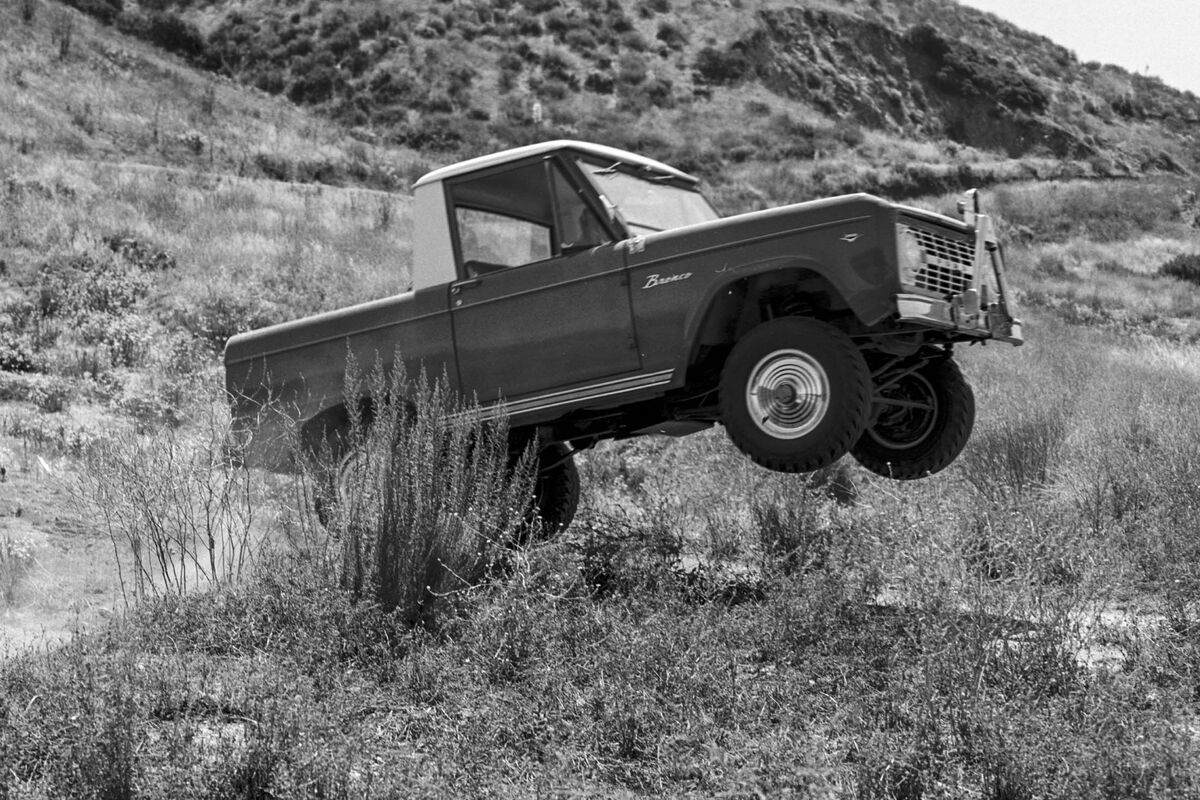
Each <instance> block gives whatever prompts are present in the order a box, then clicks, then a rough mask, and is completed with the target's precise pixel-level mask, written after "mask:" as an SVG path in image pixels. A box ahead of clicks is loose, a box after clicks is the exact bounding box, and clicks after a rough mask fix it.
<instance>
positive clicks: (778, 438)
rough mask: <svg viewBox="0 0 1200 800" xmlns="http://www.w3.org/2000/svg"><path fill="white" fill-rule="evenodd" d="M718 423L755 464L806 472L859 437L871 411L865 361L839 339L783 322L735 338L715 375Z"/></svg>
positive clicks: (814, 326) (828, 331)
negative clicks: (717, 376) (718, 380)
mask: <svg viewBox="0 0 1200 800" xmlns="http://www.w3.org/2000/svg"><path fill="white" fill-rule="evenodd" d="M720 393H721V401H720V402H721V420H722V422H724V424H725V430H726V431H727V432H728V434H729V438H730V439H732V440H733V443H734V444H735V445H737V446H738V448H739V449H741V450H742V452H744V453H746V455H748V456H750V458H751V459H753V460H754V462H755V463H757V464H759V465H761V466H764V467H767V468H768V469H773V470H776V471H778V472H811V471H813V470H816V469H820V468H821V467H825V466H828V465H829V464H832V463H833V462H835V461H837V460H838V459H839V458H841V457H842V456H843V455H845V454H846V452H847V451H848V450H849V449H850V446H851V445H852V444H854V442H855V441H856V440H857V439H858V437H859V435H860V434H861V433H862V431H863V428H864V427H865V426H866V422H867V412H868V410H869V408H870V397H871V378H870V372H869V371H868V369H867V364H866V361H864V360H863V357H862V354H861V353H860V352H859V350H858V348H857V347H855V346H854V342H852V341H851V340H850V337H848V336H847V335H846V334H845V333H843V332H842V331H840V330H838V329H837V328H835V327H833V326H832V325H830V324H828V323H825V322H821V321H819V320H815V319H807V318H802V317H786V318H783V319H776V320H772V321H771V322H767V323H764V324H762V325H759V326H758V327H757V328H755V329H754V330H752V331H750V333H748V334H746V336H744V337H742V339H741V341H739V342H738V343H737V344H736V345H735V346H734V348H733V350H732V352H730V354H729V358H728V359H727V360H726V362H725V367H724V369H723V371H722V373H721V387H720Z"/></svg>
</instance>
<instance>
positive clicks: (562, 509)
mask: <svg viewBox="0 0 1200 800" xmlns="http://www.w3.org/2000/svg"><path fill="white" fill-rule="evenodd" d="M578 509H579V469H578V468H577V467H576V466H575V455H574V452H573V451H572V450H571V449H570V448H569V447H567V446H566V445H565V444H561V443H560V444H552V445H550V446H549V447H544V448H542V450H541V451H540V452H539V453H538V470H537V478H536V480H535V481H534V484H533V504H532V508H531V509H530V510H531V512H532V514H533V515H534V517H535V518H534V519H533V520H531V524H530V525H529V531H528V533H527V535H526V536H525V537H524V538H526V539H542V540H544V539H549V538H551V537H553V536H555V535H556V534H558V533H561V532H562V531H563V530H565V529H566V528H567V526H568V525H570V524H571V520H573V519H575V512H576V511H577V510H578Z"/></svg>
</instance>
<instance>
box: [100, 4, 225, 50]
mask: <svg viewBox="0 0 1200 800" xmlns="http://www.w3.org/2000/svg"><path fill="white" fill-rule="evenodd" d="M116 23H117V28H118V30H120V31H121V32H122V33H127V34H129V35H130V36H136V37H137V38H139V39H144V40H145V41H148V42H150V43H151V44H154V45H157V46H158V47H161V48H162V49H164V50H166V51H168V52H171V53H176V54H177V55H181V56H184V57H185V58H192V59H200V58H202V57H203V56H204V54H205V51H206V47H207V42H206V41H205V39H204V35H203V34H202V33H200V29H199V28H197V27H196V26H195V25H193V24H192V23H190V22H187V21H185V20H183V19H180V18H179V17H177V16H175V15H174V14H172V13H169V12H167V11H151V12H150V13H149V14H146V13H143V12H142V11H141V10H140V9H130V10H128V11H122V12H121V15H120V16H119V17H117V19H116Z"/></svg>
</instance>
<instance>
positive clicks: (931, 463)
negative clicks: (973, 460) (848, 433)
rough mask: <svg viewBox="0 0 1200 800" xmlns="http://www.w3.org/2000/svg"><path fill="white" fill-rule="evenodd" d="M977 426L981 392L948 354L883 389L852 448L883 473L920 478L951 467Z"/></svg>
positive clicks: (873, 469) (868, 465)
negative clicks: (865, 427) (868, 421)
mask: <svg viewBox="0 0 1200 800" xmlns="http://www.w3.org/2000/svg"><path fill="white" fill-rule="evenodd" d="M974 425H975V393H974V392H972V391H971V385H970V384H969V383H967V379H966V378H964V377H963V374H962V372H961V371H960V370H959V368H958V364H956V363H954V361H952V360H951V359H949V358H946V359H942V360H939V361H934V362H931V363H929V364H926V365H925V366H923V367H922V368H920V369H918V370H916V371H915V372H912V373H909V374H908V375H906V376H904V377H903V378H901V379H900V380H899V381H897V382H896V383H894V384H892V385H891V386H889V387H887V388H886V389H884V390H883V391H881V392H879V393H878V395H877V397H876V400H875V406H874V408H873V414H872V422H871V424H870V426H869V427H868V428H867V430H866V431H865V432H864V433H863V435H862V438H860V439H859V440H858V442H857V443H856V444H855V445H854V449H853V450H852V451H851V452H852V453H853V455H854V457H855V458H856V459H858V463H860V464H862V465H863V466H864V467H866V468H867V469H869V470H870V471H871V472H874V473H875V474H877V475H882V476H884V477H885V478H894V479H896V480H901V481H909V480H915V479H917V478H924V477H926V476H928V475H932V474H934V473H936V472H941V471H942V470H943V469H945V468H946V467H948V466H950V464H951V463H952V462H953V461H954V459H956V458H958V454H959V453H961V452H962V449H963V447H965V446H966V444H967V440H968V439H969V438H970V437H971V429H972V428H973V427H974Z"/></svg>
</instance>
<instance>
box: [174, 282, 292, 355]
mask: <svg viewBox="0 0 1200 800" xmlns="http://www.w3.org/2000/svg"><path fill="white" fill-rule="evenodd" d="M279 321H280V317H279V311H278V309H276V308H275V306H273V305H271V304H270V303H267V302H265V301H262V300H255V299H252V298H246V297H243V296H240V295H239V296H232V295H226V294H210V295H208V296H207V297H204V298H203V299H201V300H200V301H199V302H198V303H197V304H195V306H194V307H193V308H191V309H189V310H187V311H185V312H184V313H183V314H182V318H181V319H180V320H179V324H180V325H181V326H182V327H183V328H184V329H185V330H187V331H188V332H190V333H191V334H192V335H193V336H195V337H196V338H198V339H200V340H201V341H203V342H206V343H208V345H209V346H210V347H211V348H212V349H213V350H214V351H220V350H221V349H222V348H223V347H225V342H227V341H229V337H231V336H233V335H235V334H238V333H243V332H245V331H248V330H253V329H254V328H261V327H264V326H267V325H272V324H274V323H276V322H279Z"/></svg>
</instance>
